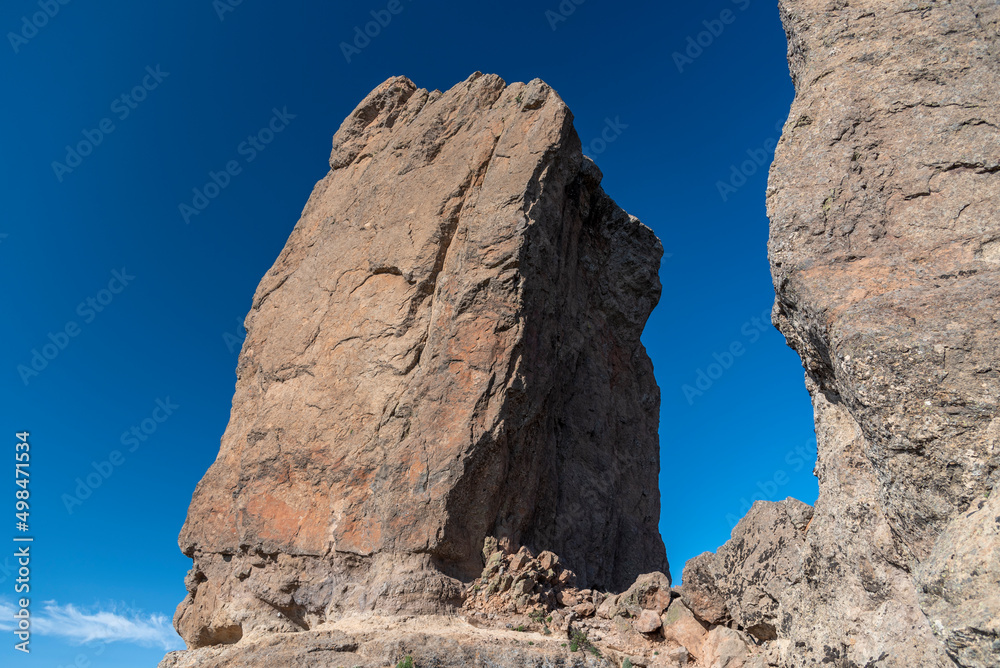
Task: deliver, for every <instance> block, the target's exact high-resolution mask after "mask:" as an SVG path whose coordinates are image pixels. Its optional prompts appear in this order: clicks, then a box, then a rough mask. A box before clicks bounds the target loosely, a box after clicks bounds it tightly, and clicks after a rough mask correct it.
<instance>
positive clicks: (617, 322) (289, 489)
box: [175, 74, 667, 646]
mask: <svg viewBox="0 0 1000 668" xmlns="http://www.w3.org/2000/svg"><path fill="white" fill-rule="evenodd" d="M330 166H331V171H330V172H329V174H327V176H326V177H325V178H323V179H322V180H321V181H320V182H319V183H318V184H317V185H316V187H315V188H314V190H313V193H312V196H311V197H310V199H309V202H308V203H307V204H306V207H305V209H304V210H303V213H302V217H301V219H300V220H299V222H298V224H297V225H296V226H295V229H294V230H293V231H292V233H291V236H290V238H289V240H288V243H287V245H286V246H285V248H284V250H283V251H282V252H281V254H280V256H279V257H278V259H277V261H276V262H275V264H274V266H273V267H272V268H271V270H270V271H269V272H268V273H267V274H266V275H265V277H264V278H263V280H262V281H261V284H260V286H259V288H258V289H257V293H256V294H255V296H254V299H253V305H252V309H251V311H250V314H249V315H248V316H247V319H246V329H247V338H246V341H245V343H244V346H243V350H242V352H241V354H240V360H239V366H238V370H237V384H236V393H235V396H234V398H233V408H232V414H231V419H230V423H229V426H228V427H227V429H226V432H225V434H224V435H223V438H222V444H221V448H220V452H219V455H218V458H217V460H216V462H215V463H214V464H213V465H212V467H211V468H210V469H209V471H208V473H207V474H206V475H205V477H204V479H203V480H202V481H201V483H200V484H199V485H198V488H197V490H196V491H195V493H194V497H193V499H192V503H191V507H190V510H189V514H188V520H187V522H186V523H185V526H184V529H183V531H182V532H181V537H180V545H181V549H182V550H183V551H184V553H185V554H187V555H189V556H190V557H192V558H193V560H194V565H193V569H192V574H191V576H190V578H189V580H190V582H191V588H190V592H191V593H190V595H189V597H188V598H187V599H186V600H185V601H184V602H183V603H182V604H181V605H180V607H179V608H178V612H177V615H176V618H175V623H176V625H177V628H178V629H179V631H180V632H181V634H182V635H183V636H184V638H185V640H186V641H187V642H188V643H189V645H191V646H200V645H205V644H213V643H220V642H228V641H230V640H231V639H232V638H234V637H236V636H237V635H238V634H246V633H249V632H259V631H279V632H285V631H298V630H303V629H308V628H312V627H314V626H315V625H316V624H319V623H321V622H323V621H325V620H327V619H331V618H334V617H336V616H339V615H341V614H343V613H345V612H352V611H377V612H380V613H390V614H391V613H397V612H417V613H420V612H440V611H443V610H447V609H449V608H450V607H451V606H454V605H455V604H457V603H459V602H460V594H461V582H463V581H465V582H467V581H470V580H471V579H472V578H474V577H476V576H478V575H479V574H480V572H481V571H482V568H483V557H482V555H481V551H482V548H483V544H484V539H485V538H486V537H487V536H493V537H496V538H497V539H498V541H497V544H498V545H499V546H501V547H503V548H504V549H509V548H510V546H512V545H513V546H522V545H524V546H529V547H530V548H531V549H532V551H533V552H534V553H538V552H539V551H542V550H551V551H553V552H556V553H558V554H559V555H560V558H561V560H562V563H563V564H565V566H566V567H568V568H571V569H572V570H573V571H574V572H575V573H576V574H577V576H576V577H577V580H578V584H579V586H588V587H601V588H605V589H611V590H616V591H621V590H622V589H624V588H625V587H627V586H629V585H630V584H631V582H632V581H633V580H634V579H635V577H636V576H637V575H638V574H640V573H643V572H648V571H653V570H660V571H664V572H666V571H667V563H666V556H665V552H664V548H663V544H662V541H661V540H660V536H659V532H658V529H657V522H658V520H659V493H658V489H657V477H658V469H659V466H658V455H659V449H658V442H657V423H658V411H659V390H658V388H657V386H656V383H655V381H654V379H653V373H652V365H651V363H650V361H649V358H648V356H647V355H646V352H645V350H644V348H643V346H642V343H641V342H640V340H639V337H640V335H641V333H642V329H643V326H644V324H645V322H646V318H647V317H648V315H649V313H650V311H651V310H652V308H653V306H654V305H655V303H656V301H657V299H658V297H659V293H660V283H659V279H658V267H659V260H660V257H661V255H662V247H661V245H660V243H659V241H658V240H657V239H656V237H655V235H654V234H653V233H652V232H651V231H650V230H649V229H648V228H646V227H645V226H643V225H642V224H641V223H639V221H638V220H637V219H635V218H634V217H632V216H630V215H628V214H627V213H625V212H624V211H622V210H621V209H620V208H618V206H617V205H615V203H614V202H613V201H612V200H611V199H610V198H609V197H608V196H607V195H606V194H605V193H604V192H603V191H602V190H601V187H600V181H601V173H600V171H599V170H598V169H597V167H596V166H595V165H594V164H593V163H592V162H591V161H590V160H589V159H587V158H584V157H583V155H582V153H581V148H580V141H579V138H578V137H577V135H576V133H575V131H574V130H573V126H572V115H571V114H570V112H569V110H568V109H567V108H566V105H565V104H564V103H563V102H562V100H561V99H559V97H558V95H556V93H555V92H554V91H552V90H551V89H550V88H549V87H548V86H546V85H545V84H544V83H542V82H540V81H533V82H531V83H529V84H513V85H511V86H507V85H506V84H505V83H504V82H503V81H502V80H501V79H499V78H498V77H496V76H492V75H481V74H476V75H473V76H472V77H470V78H469V79H468V80H467V81H465V82H463V83H461V84H459V85H457V86H455V87H454V88H452V89H451V90H449V91H447V92H445V93H441V92H438V91H434V92H428V91H426V90H420V89H417V87H416V86H414V85H413V83H411V82H410V81H409V80H408V79H405V78H403V77H397V78H393V79H390V80H388V81H386V82H385V83H384V84H382V85H381V86H379V87H378V88H377V89H375V90H374V91H373V92H372V93H371V94H370V95H369V96H368V97H367V98H366V99H365V100H364V101H363V102H362V103H361V104H360V105H359V106H358V108H357V109H356V110H355V111H354V112H353V113H352V114H351V115H350V117H348V119H347V120H346V121H345V122H344V123H343V125H342V126H341V128H340V130H339V131H338V132H337V134H336V136H335V137H334V140H333V152H332V154H331V157H330ZM529 556H530V555H529ZM248 569H249V570H248ZM563 573H564V574H565V573H569V571H563ZM571 576H572V574H571V573H570V574H569V575H565V577H566V578H571Z"/></svg>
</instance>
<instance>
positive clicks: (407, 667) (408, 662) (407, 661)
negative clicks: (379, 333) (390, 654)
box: [396, 655, 413, 668]
mask: <svg viewBox="0 0 1000 668" xmlns="http://www.w3.org/2000/svg"><path fill="white" fill-rule="evenodd" d="M396 668H413V657H412V656H410V655H406V656H405V657H403V658H402V659H401V660H400V662H399V663H397V664H396Z"/></svg>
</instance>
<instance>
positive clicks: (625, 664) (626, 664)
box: [622, 656, 632, 668]
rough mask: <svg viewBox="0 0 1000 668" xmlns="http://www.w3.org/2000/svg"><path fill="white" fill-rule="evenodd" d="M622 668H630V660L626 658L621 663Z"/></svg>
mask: <svg viewBox="0 0 1000 668" xmlns="http://www.w3.org/2000/svg"><path fill="white" fill-rule="evenodd" d="M622 668H632V659H630V658H628V657H627V656H626V657H625V660H624V661H622Z"/></svg>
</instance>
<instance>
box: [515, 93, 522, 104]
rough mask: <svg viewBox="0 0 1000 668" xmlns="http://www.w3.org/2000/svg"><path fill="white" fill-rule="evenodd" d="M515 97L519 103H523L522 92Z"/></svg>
mask: <svg viewBox="0 0 1000 668" xmlns="http://www.w3.org/2000/svg"><path fill="white" fill-rule="evenodd" d="M514 99H515V100H516V101H517V103H518V104H521V100H522V98H521V94H520V93H518V94H517V97H515V98H514Z"/></svg>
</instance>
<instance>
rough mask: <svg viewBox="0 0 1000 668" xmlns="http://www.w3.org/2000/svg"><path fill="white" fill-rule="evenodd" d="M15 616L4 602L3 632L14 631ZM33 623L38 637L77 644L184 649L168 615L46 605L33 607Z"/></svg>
mask: <svg viewBox="0 0 1000 668" xmlns="http://www.w3.org/2000/svg"><path fill="white" fill-rule="evenodd" d="M15 612H16V610H15V608H14V606H13V605H11V604H10V603H8V602H7V601H3V600H0V631H12V630H14V627H15V625H16V622H15V620H14V613H15ZM31 622H32V628H33V630H34V632H35V633H38V634H40V635H45V636H56V637H59V638H63V639H66V640H69V641H71V642H76V643H86V642H94V641H101V642H128V643H135V644H138V645H145V646H159V647H162V648H163V649H165V650H173V649H183V647H184V642H183V641H182V640H181V639H180V637H179V636H178V635H177V632H176V631H174V628H173V626H172V625H171V623H170V620H169V619H168V618H167V617H166V616H165V615H157V614H153V615H143V614H142V613H139V612H135V611H132V610H129V609H127V608H123V609H112V610H110V611H108V610H96V611H93V610H86V609H80V608H77V607H76V606H75V605H72V604H69V605H58V604H57V603H56V602H55V601H46V602H45V603H42V609H41V611H39V610H38V609H37V606H33V607H32V615H31Z"/></svg>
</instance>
